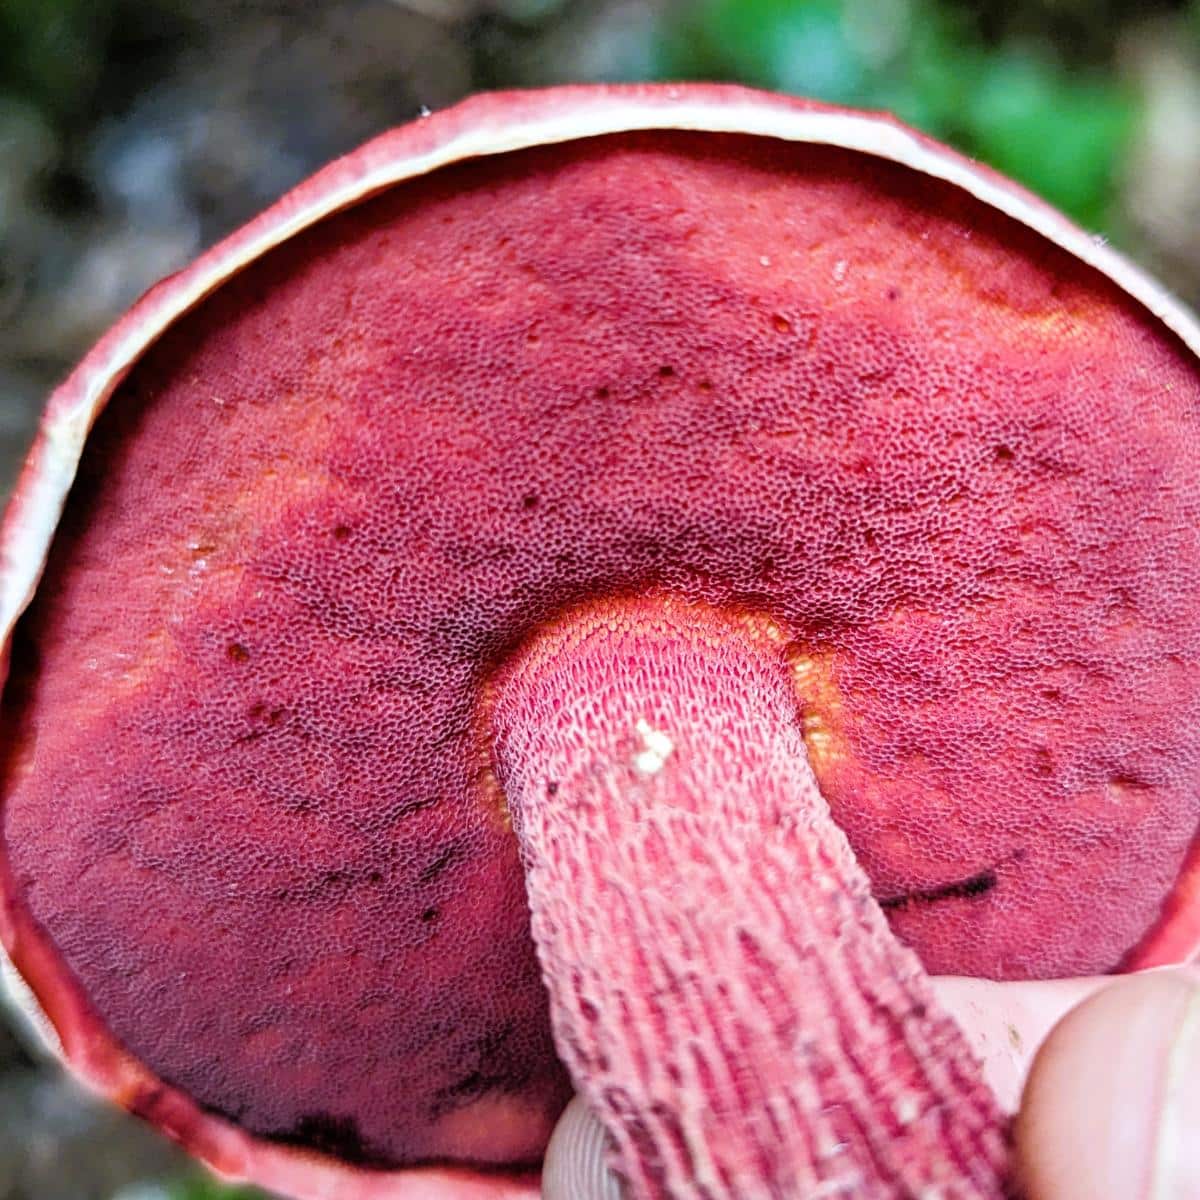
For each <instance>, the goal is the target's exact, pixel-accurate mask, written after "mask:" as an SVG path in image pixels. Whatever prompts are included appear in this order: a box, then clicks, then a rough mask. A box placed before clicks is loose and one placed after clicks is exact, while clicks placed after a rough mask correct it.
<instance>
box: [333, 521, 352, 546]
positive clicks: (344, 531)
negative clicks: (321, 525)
mask: <svg viewBox="0 0 1200 1200" xmlns="http://www.w3.org/2000/svg"><path fill="white" fill-rule="evenodd" d="M333 536H334V538H335V539H336V540H337V541H339V542H344V541H345V540H346V539H347V538H348V537H349V536H350V526H349V525H335V526H334V527H333Z"/></svg>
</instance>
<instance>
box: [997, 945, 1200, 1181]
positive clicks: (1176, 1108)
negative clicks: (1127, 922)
mask: <svg viewBox="0 0 1200 1200" xmlns="http://www.w3.org/2000/svg"><path fill="white" fill-rule="evenodd" d="M1014 1133H1015V1146H1016V1169H1017V1178H1018V1181H1019V1184H1020V1186H1021V1189H1022V1194H1023V1195H1024V1196H1025V1197H1026V1198H1027V1200H1131V1198H1132V1197H1153V1198H1154V1200H1197V1197H1200V969H1197V968H1195V967H1192V968H1179V969H1176V970H1171V971H1151V972H1146V973H1144V974H1142V975H1138V976H1131V977H1129V978H1127V979H1122V980H1119V981H1117V982H1115V983H1113V984H1112V985H1111V986H1109V987H1106V988H1104V989H1103V990H1102V991H1099V992H1096V993H1095V994H1094V995H1093V996H1092V997H1090V998H1089V999H1088V1000H1085V1001H1084V1002H1083V1003H1082V1004H1081V1005H1079V1006H1078V1007H1077V1008H1074V1009H1072V1010H1071V1012H1070V1013H1068V1014H1067V1016H1066V1017H1065V1018H1064V1019H1063V1020H1062V1021H1060V1022H1059V1023H1058V1024H1057V1025H1056V1026H1055V1027H1054V1029H1053V1030H1052V1031H1051V1033H1050V1035H1049V1037H1048V1038H1046V1040H1045V1042H1044V1044H1043V1045H1042V1047H1041V1049H1040V1050H1039V1051H1038V1053H1037V1056H1036V1058H1035V1059H1034V1062H1033V1066H1032V1068H1031V1070H1030V1073H1029V1078H1028V1081H1027V1082H1026V1085H1025V1091H1024V1094H1023V1096H1022V1100H1021V1108H1020V1112H1019V1114H1018V1116H1017V1122H1016V1127H1015V1130H1014Z"/></svg>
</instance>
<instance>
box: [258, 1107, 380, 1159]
mask: <svg viewBox="0 0 1200 1200" xmlns="http://www.w3.org/2000/svg"><path fill="white" fill-rule="evenodd" d="M251 1132H258V1133H259V1136H261V1137H264V1138H266V1139H267V1140H268V1141H272V1142H280V1143H282V1144H284V1145H288V1146H303V1147H306V1148H308V1149H312V1150H319V1151H321V1152H322V1153H324V1154H329V1155H331V1156H332V1157H334V1158H341V1159H344V1160H345V1161H346V1162H352V1163H358V1164H359V1165H361V1166H367V1167H389V1166H394V1165H395V1164H394V1163H393V1162H391V1161H390V1160H389V1159H388V1157H387V1155H386V1154H384V1153H383V1152H382V1151H380V1150H379V1149H377V1148H376V1147H374V1146H372V1145H371V1144H370V1143H369V1142H367V1141H366V1139H365V1138H364V1137H363V1136H362V1133H361V1132H360V1131H359V1128H358V1122H357V1121H355V1120H354V1118H353V1117H339V1116H334V1114H333V1113H327V1112H313V1113H305V1114H304V1115H303V1116H302V1117H300V1118H298V1119H297V1121H296V1123H295V1125H293V1126H292V1127H291V1128H290V1129H283V1130H267V1131H261V1130H260V1131H254V1130H252V1131H251Z"/></svg>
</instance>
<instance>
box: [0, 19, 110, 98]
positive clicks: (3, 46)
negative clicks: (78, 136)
mask: <svg viewBox="0 0 1200 1200" xmlns="http://www.w3.org/2000/svg"><path fill="white" fill-rule="evenodd" d="M108 27H109V6H108V5H107V4H105V3H102V2H100V0H0V94H2V93H8V94H10V95H17V96H20V97H22V98H23V99H26V100H29V101H32V102H33V103H34V104H35V105H37V107H38V108H39V109H41V111H42V112H44V113H45V114H46V115H47V116H49V117H51V118H52V119H70V118H71V117H74V116H75V115H76V114H78V113H80V112H83V111H85V109H86V106H87V105H88V103H89V102H90V100H91V96H92V89H93V88H94V86H95V82H96V78H97V75H98V73H99V70H100V66H101V56H102V50H103V45H104V39H105V37H106V36H107V33H108Z"/></svg>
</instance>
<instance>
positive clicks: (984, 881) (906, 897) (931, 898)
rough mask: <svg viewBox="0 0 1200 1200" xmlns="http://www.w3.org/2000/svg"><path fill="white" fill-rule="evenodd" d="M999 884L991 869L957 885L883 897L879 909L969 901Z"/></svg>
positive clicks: (946, 884) (956, 883)
mask: <svg viewBox="0 0 1200 1200" xmlns="http://www.w3.org/2000/svg"><path fill="white" fill-rule="evenodd" d="M997 883H999V879H998V878H997V876H996V872H995V870H994V869H993V868H991V867H989V868H988V869H987V870H986V871H980V872H979V874H978V875H972V876H971V877H970V878H969V879H960V880H958V881H957V882H955V883H944V884H942V885H941V886H940V887H935V888H929V889H927V890H925V891H917V892H905V893H904V894H903V895H900V896H883V897H880V899H879V907H880V908H882V909H884V910H885V911H890V910H893V909H898V908H907V907H908V906H909V905H910V904H936V903H937V902H938V901H939V900H969V899H973V898H974V897H976V896H985V895H987V893H988V892H990V891H991V890H992V888H994V887H995V886H996V884H997Z"/></svg>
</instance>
